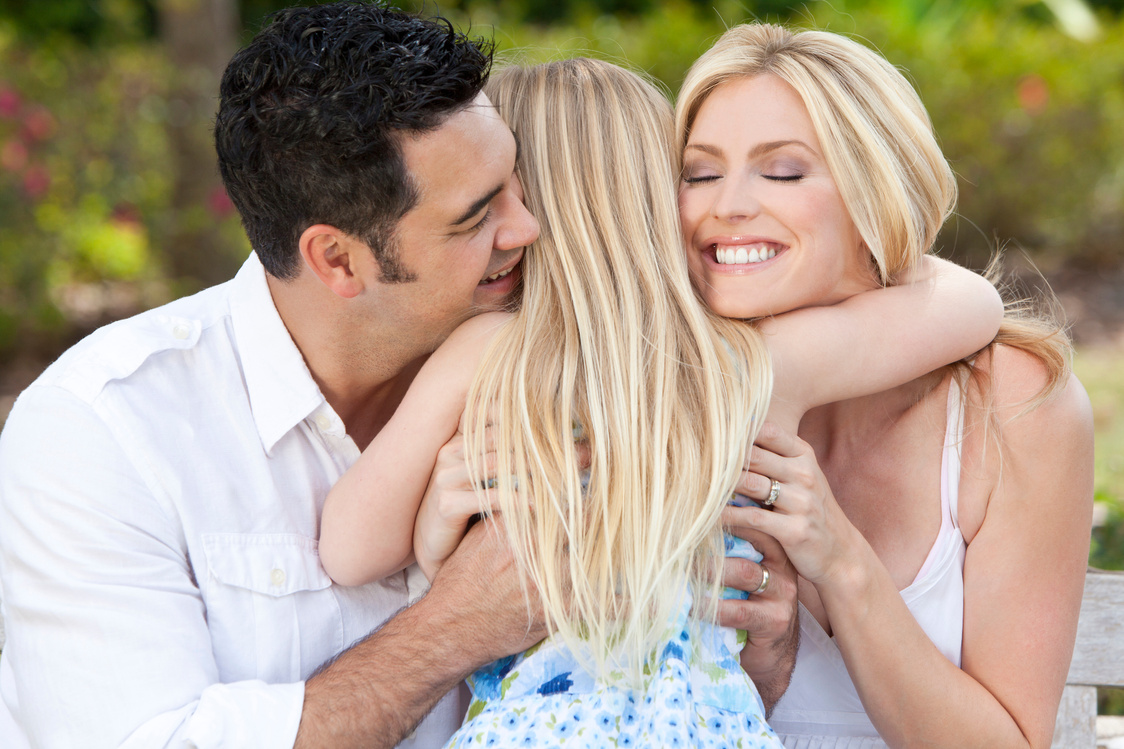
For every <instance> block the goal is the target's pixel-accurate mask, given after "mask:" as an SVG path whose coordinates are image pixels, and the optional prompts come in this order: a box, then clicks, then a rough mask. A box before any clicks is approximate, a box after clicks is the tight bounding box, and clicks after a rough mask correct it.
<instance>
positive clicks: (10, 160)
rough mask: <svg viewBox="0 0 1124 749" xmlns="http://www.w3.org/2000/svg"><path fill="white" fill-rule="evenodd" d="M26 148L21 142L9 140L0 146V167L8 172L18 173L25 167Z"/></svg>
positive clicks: (14, 139)
mask: <svg viewBox="0 0 1124 749" xmlns="http://www.w3.org/2000/svg"><path fill="white" fill-rule="evenodd" d="M27 157H28V153H27V146H25V145H24V144H23V141H21V140H18V139H16V138H11V139H9V140H8V141H6V142H5V143H4V145H3V146H0V166H2V167H4V168H5V169H7V170H8V171H9V172H18V171H20V170H22V169H23V168H24V167H25V166H27Z"/></svg>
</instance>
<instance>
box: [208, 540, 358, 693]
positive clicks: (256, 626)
mask: <svg viewBox="0 0 1124 749" xmlns="http://www.w3.org/2000/svg"><path fill="white" fill-rule="evenodd" d="M202 540H203V549H204V552H205V554H206V557H207V568H208V579H207V580H206V582H204V581H200V584H201V588H202V590H203V597H204V600H205V602H206V605H207V623H208V626H209V627H210V630H211V639H212V646H213V648H214V654H215V660H216V663H217V664H218V669H219V677H220V679H221V680H222V681H242V680H246V679H260V680H262V681H266V682H270V683H289V682H295V681H301V680H304V679H306V678H308V676H309V675H310V674H311V673H312V672H313V671H314V670H315V669H316V668H318V667H319V666H320V665H321V664H323V663H324V661H326V660H327V659H328V658H330V657H332V656H334V655H336V654H337V653H339V652H340V651H341V650H342V649H343V645H344V643H343V616H342V613H341V611H340V606H339V602H338V601H337V600H336V596H335V594H334V591H333V590H332V580H331V578H329V577H328V575H327V573H326V572H324V569H323V568H322V567H321V566H320V557H319V555H318V554H317V552H316V541H315V540H314V539H311V538H307V537H305V536H300V535H296V534H291V533H208V534H204V535H203V537H202Z"/></svg>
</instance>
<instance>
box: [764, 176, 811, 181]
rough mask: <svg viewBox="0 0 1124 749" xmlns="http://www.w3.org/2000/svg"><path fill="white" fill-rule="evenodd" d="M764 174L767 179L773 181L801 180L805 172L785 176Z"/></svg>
mask: <svg viewBox="0 0 1124 749" xmlns="http://www.w3.org/2000/svg"><path fill="white" fill-rule="evenodd" d="M762 176H763V177H764V178H765V179H767V180H771V181H773V182H799V181H800V180H802V179H804V175H803V174H790V175H784V176H782V175H778V174H764V175H762Z"/></svg>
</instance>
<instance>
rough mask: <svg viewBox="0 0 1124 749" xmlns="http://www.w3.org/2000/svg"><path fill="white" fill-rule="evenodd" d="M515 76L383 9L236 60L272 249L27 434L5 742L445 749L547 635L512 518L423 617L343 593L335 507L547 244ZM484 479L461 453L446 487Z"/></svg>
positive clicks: (8, 442) (90, 371)
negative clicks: (528, 190) (371, 452)
mask: <svg viewBox="0 0 1124 749" xmlns="http://www.w3.org/2000/svg"><path fill="white" fill-rule="evenodd" d="M489 64H490V49H489V48H488V46H487V45H485V44H483V43H480V42H474V41H471V40H469V39H467V38H465V37H463V36H461V35H459V34H457V33H455V32H454V31H453V30H452V29H451V28H450V27H449V26H448V25H447V24H445V23H443V22H439V21H426V20H419V19H417V18H414V17H412V16H409V15H405V14H402V13H399V12H397V11H392V10H388V9H386V8H383V7H381V6H378V5H366V4H334V5H323V6H317V7H312V8H298V9H291V10H288V11H284V12H282V13H280V14H279V15H277V16H276V17H275V18H274V20H273V21H272V23H271V24H270V25H269V26H268V27H267V28H265V29H264V30H263V31H262V32H260V33H259V34H258V35H257V36H256V37H255V39H254V40H253V41H252V42H251V44H250V45H249V46H248V47H247V48H246V49H244V50H242V51H241V52H239V53H238V54H237V55H236V56H235V57H234V59H233V60H232V61H231V63H230V66H229V67H228V69H227V71H226V74H225V76H224V78H223V83H222V90H221V105H220V111H219V115H218V118H217V122H216V144H217V148H218V152H219V164H220V169H221V171H222V174H223V178H224V181H225V182H226V185H227V189H228V192H229V193H230V196H231V198H232V200H233V201H234V203H235V205H236V206H237V207H238V209H239V211H240V213H241V215H242V219H243V224H244V226H245V228H246V231H247V234H248V236H249V237H250V240H251V243H252V245H253V247H254V250H255V252H254V254H252V255H251V256H250V258H249V259H248V260H247V261H246V263H245V265H244V266H243V268H242V269H241V271H240V272H239V273H238V275H237V276H236V277H235V278H234V279H233V280H232V281H230V282H228V283H226V284H223V285H221V286H217V287H214V288H212V289H208V290H207V291H204V292H202V293H200V294H197V295H195V296H194V297H190V298H187V299H182V300H179V301H177V302H174V303H172V304H170V305H167V306H165V307H162V308H160V309H157V310H153V311H151V312H148V313H145V314H142V315H140V316H138V317H136V318H133V319H131V320H126V321H123V322H121V323H117V324H114V325H111V326H108V327H107V328H104V329H102V330H100V331H98V332H97V333H95V334H94V335H92V336H90V337H89V338H88V339H86V340H85V341H83V342H82V343H80V344H78V345H77V346H75V347H74V348H73V349H71V350H70V351H69V352H67V353H66V354H64V355H63V357H61V358H60V360H59V361H58V362H56V363H55V364H54V365H53V366H52V367H51V368H50V369H49V370H48V371H47V372H46V373H44V375H43V376H42V377H41V378H40V379H39V380H38V381H37V382H36V383H35V384H34V385H33V386H32V387H31V388H29V389H28V391H26V392H25V393H24V394H23V395H22V396H21V398H20V400H19V401H18V403H17V404H16V406H15V408H14V409H13V411H12V414H11V415H10V417H9V420H8V423H7V426H6V428H5V430H4V434H3V438H2V440H0V598H2V600H3V605H4V617H5V619H6V624H7V633H8V642H7V645H6V647H5V650H4V652H3V655H2V657H0V696H2V698H3V701H2V705H0V745H3V746H5V747H20V746H28V745H35V746H46V747H55V746H58V747H73V746H83V747H87V746H118V745H123V746H137V747H140V746H143V747H149V746H168V745H171V746H193V747H213V746H247V747H249V746H253V747H291V746H298V747H313V746H330V747H346V746H392V745H394V744H396V743H398V742H399V741H400V740H403V739H405V742H404V744H405V745H410V744H411V741H412V742H413V743H414V744H415V745H418V746H439V745H440V744H441V743H443V742H444V740H445V739H446V738H447V737H448V736H449V735H450V734H451V733H452V731H453V730H454V728H455V727H456V726H457V725H458V724H459V722H460V718H461V716H462V715H463V705H462V704H460V702H459V698H458V694H457V693H456V691H455V690H454V691H453V692H452V693H450V690H453V688H454V687H455V686H456V685H457V684H458V683H459V682H460V681H461V680H462V679H463V678H464V677H465V676H466V675H467V674H469V673H470V672H471V671H472V670H474V669H475V668H476V667H478V666H480V665H483V664H485V663H487V662H489V661H491V660H494V659H496V658H498V657H501V656H503V655H507V654H510V653H514V652H517V651H519V650H521V649H523V648H525V647H526V646H527V645H529V644H531V643H532V642H534V641H535V640H537V639H539V638H541V636H542V629H541V624H540V623H539V622H538V621H537V619H538V617H537V616H535V615H534V614H533V613H529V612H528V611H527V604H526V603H525V602H524V600H523V597H522V592H521V590H520V587H519V584H518V579H517V577H516V575H515V574H514V572H513V570H512V569H511V566H510V555H509V554H508V551H507V550H506V548H505V547H504V545H503V544H502V543H501V542H500V541H499V540H498V538H499V537H498V536H497V534H496V533H495V532H494V531H493V530H492V529H491V528H490V527H489V526H488V525H486V524H478V525H477V526H476V527H474V528H473V530H472V531H471V532H470V533H469V535H468V536H467V537H466V539H465V541H464V542H463V543H462V546H461V548H460V549H459V550H458V552H457V553H456V554H455V555H454V556H453V557H452V558H450V560H449V562H448V563H447V564H446V566H445V567H444V568H443V569H442V571H441V574H440V575H438V577H437V578H436V580H435V581H434V584H433V587H432V588H431V589H430V590H429V592H428V593H427V594H426V595H425V596H424V597H422V598H421V599H420V600H419V601H418V602H417V603H415V604H414V605H413V606H410V607H409V608H406V609H404V610H401V611H400V609H403V607H404V606H406V604H407V603H408V601H410V600H412V599H414V598H416V597H417V595H418V594H419V593H420V588H421V587H422V586H420V585H419V584H418V578H417V576H414V575H408V574H406V573H399V574H396V575H392V576H391V577H389V578H387V579H385V580H382V581H379V582H377V583H372V584H369V585H365V586H359V587H355V588H345V587H341V586H336V585H332V584H331V581H330V580H329V579H328V578H327V576H326V575H325V573H324V571H323V569H322V567H321V566H320V564H319V561H318V557H317V550H316V538H317V536H318V530H319V515H320V509H321V506H322V503H323V498H324V496H325V494H326V493H327V490H328V488H329V487H330V486H331V485H332V484H333V483H334V482H335V481H336V480H337V479H338V478H339V476H340V475H341V474H342V473H343V471H344V470H346V469H347V467H348V466H349V465H351V463H352V462H353V461H354V460H355V459H356V458H357V457H358V454H359V451H360V450H361V449H362V448H363V447H365V446H366V445H367V444H368V443H369V442H370V440H371V439H372V438H373V436H374V435H375V434H377V433H378V431H379V429H380V428H381V427H382V426H383V425H384V424H385V423H386V421H387V420H388V419H389V417H390V415H391V414H392V413H393V412H394V409H395V408H396V406H397V405H398V403H399V401H400V400H401V398H402V395H403V394H404V393H405V391H406V389H407V387H408V386H409V383H410V381H411V379H412V378H413V376H414V374H415V373H416V372H417V370H418V368H419V367H420V366H421V364H422V362H423V361H424V360H425V357H426V356H427V355H428V354H429V352H431V351H432V350H433V349H434V348H435V347H436V346H438V345H439V344H440V343H441V342H442V341H443V340H444V338H445V337H446V336H447V335H448V334H449V333H450V332H451V331H452V330H453V329H454V328H455V327H456V326H457V325H458V324H459V323H460V322H462V321H463V320H464V319H466V318H467V317H468V316H470V315H472V314H475V313H476V312H478V311H480V310H484V309H491V308H496V307H499V306H501V305H502V304H503V303H504V302H505V300H506V299H507V298H508V296H509V294H510V292H511V290H512V288H513V287H514V285H515V284H516V282H517V280H518V278H519V261H520V259H521V257H522V252H523V248H524V247H525V246H526V245H527V244H529V243H530V242H532V241H533V240H534V239H535V237H536V235H537V231H538V229H537V225H536V224H535V221H534V219H533V218H532V217H531V216H530V215H529V214H528V213H527V211H526V209H525V208H524V207H523V205H522V202H521V193H520V188H519V185H518V182H517V181H515V180H514V179H513V171H514V166H515V158H516V144H515V140H514V138H513V136H512V133H511V132H510V130H508V128H507V127H506V126H504V125H503V123H502V122H501V121H500V120H499V118H498V117H497V115H496V113H495V111H494V109H492V107H491V105H490V103H489V102H488V101H487V99H486V98H485V97H484V96H483V95H482V94H481V93H480V90H481V86H482V85H483V83H484V80H485V78H486V75H487V71H488V68H489ZM464 474H465V469H464V460H463V456H462V455H461V454H460V452H459V445H458V444H455V443H450V445H449V446H447V447H446V449H445V450H443V451H442V455H441V457H440V458H439V460H438V463H437V466H435V469H434V474H433V478H432V479H431V482H430V491H433V492H459V493H461V494H464V495H466V496H471V488H470V487H467V486H466V485H465V477H464ZM744 577H748V576H747V575H743V578H744ZM758 582H760V577H758V578H757V579H755V580H748V579H743V580H742V581H741V586H742V587H745V588H747V589H752V588H754V587H756V586H757V584H758ZM396 612H398V613H396ZM384 622H385V624H384ZM380 625H381V626H380ZM372 631H374V634H369V633H371V632H372ZM368 635H369V636H368ZM353 643H357V644H354V645H353ZM324 663H327V664H328V665H326V666H323V667H322V664H324ZM447 693H450V694H447ZM443 695H445V696H444V697H443ZM427 714H428V716H427ZM426 716H427V717H426ZM423 717H424V720H423ZM419 722H420V723H419ZM415 727H416V728H415Z"/></svg>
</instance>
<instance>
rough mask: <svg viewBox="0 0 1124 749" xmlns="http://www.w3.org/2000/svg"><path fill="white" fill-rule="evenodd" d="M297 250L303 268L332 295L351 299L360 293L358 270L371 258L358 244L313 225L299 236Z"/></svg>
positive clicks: (336, 231) (335, 231)
mask: <svg viewBox="0 0 1124 749" xmlns="http://www.w3.org/2000/svg"><path fill="white" fill-rule="evenodd" d="M299 246H300V253H301V257H302V258H304V263H305V265H307V266H308V268H309V270H311V271H312V273H313V275H315V276H316V277H317V278H319V279H320V280H321V281H322V282H323V283H324V285H325V286H327V287H328V288H329V289H331V290H332V292H333V293H334V294H336V295H338V296H340V297H342V298H344V299H352V298H354V297H356V296H358V295H359V293H360V292H362V291H363V288H364V284H363V273H362V272H361V268H363V267H364V263H365V262H366V263H370V262H373V261H374V257H373V255H372V253H371V250H370V248H368V247H367V245H366V244H364V243H363V242H362V241H360V240H358V239H356V238H355V237H352V236H351V235H349V234H346V233H345V232H343V231H340V230H339V229H337V228H336V227H334V226H331V225H329V224H313V225H312V226H310V227H308V228H307V229H305V230H304V232H302V233H301V236H300V243H299Z"/></svg>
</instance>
